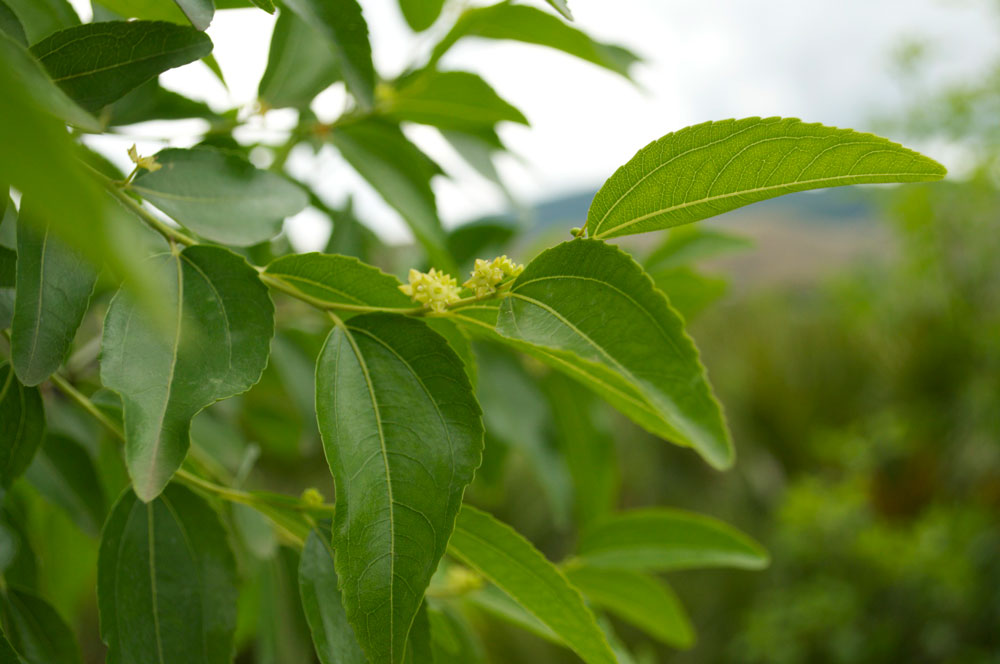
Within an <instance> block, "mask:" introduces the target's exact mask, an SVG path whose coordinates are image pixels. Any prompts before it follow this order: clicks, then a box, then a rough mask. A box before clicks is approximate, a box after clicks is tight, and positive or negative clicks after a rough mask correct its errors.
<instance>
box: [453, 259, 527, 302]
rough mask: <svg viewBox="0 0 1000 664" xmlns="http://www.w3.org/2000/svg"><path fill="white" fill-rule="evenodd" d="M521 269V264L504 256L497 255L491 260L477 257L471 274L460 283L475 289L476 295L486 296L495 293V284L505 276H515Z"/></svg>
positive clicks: (522, 267) (522, 268)
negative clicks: (466, 279)
mask: <svg viewBox="0 0 1000 664" xmlns="http://www.w3.org/2000/svg"><path fill="white" fill-rule="evenodd" d="M523 270H524V266H523V265H517V264H515V263H514V262H513V261H512V260H510V259H509V258H507V257H506V256H498V257H497V258H494V259H493V260H492V261H487V260H484V259H482V258H477V259H476V264H475V266H474V267H473V268H472V276H471V277H469V280H468V281H466V282H465V283H464V284H462V285H463V286H465V287H466V288H468V289H469V290H472V291H475V293H476V297H486V296H487V295H492V294H493V293H495V292H496V290H497V288H496V287H497V284H499V283H500V282H501V281H503V280H504V279H505V278H506V277H516V276H517V275H519V274H521V272H522V271H523Z"/></svg>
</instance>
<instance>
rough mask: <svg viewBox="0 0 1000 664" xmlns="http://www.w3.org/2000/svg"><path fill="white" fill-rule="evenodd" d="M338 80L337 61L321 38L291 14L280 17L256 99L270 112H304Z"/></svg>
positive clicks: (285, 12) (284, 13)
mask: <svg viewBox="0 0 1000 664" xmlns="http://www.w3.org/2000/svg"><path fill="white" fill-rule="evenodd" d="M339 78H340V69H339V67H338V66H337V59H336V57H334V55H333V53H331V52H330V49H329V47H328V46H327V44H326V40H325V39H324V38H323V35H322V34H320V33H319V31H318V30H316V28H315V27H313V26H311V25H309V24H307V23H306V22H305V21H303V20H302V19H300V18H299V17H298V16H296V15H295V14H294V13H293V12H290V11H283V12H281V13H279V14H278V20H277V21H276V22H275V24H274V32H273V33H272V35H271V48H270V51H269V52H268V55H267V69H265V70H264V76H263V77H262V78H261V79H260V85H259V86H258V87H257V97H258V98H259V99H260V100H261V101H263V102H264V103H266V104H267V105H268V106H271V107H273V108H282V107H285V106H292V107H295V108H307V107H308V106H309V104H310V102H312V100H313V98H314V97H315V96H316V95H318V94H319V93H320V92H322V91H323V90H325V89H326V88H327V87H329V86H330V85H331V84H332V83H334V82H336V81H337V80H338V79H339Z"/></svg>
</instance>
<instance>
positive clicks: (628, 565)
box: [578, 508, 769, 572]
mask: <svg viewBox="0 0 1000 664" xmlns="http://www.w3.org/2000/svg"><path fill="white" fill-rule="evenodd" d="M578 552H579V557H580V558H581V559H582V560H583V561H584V562H585V563H586V564H587V565H590V566H593V567H606V568H611V569H626V570H640V571H647V572H666V571H672V570H681V569H701V568H706V567H736V568H740V569H763V568H764V567H767V565H768V563H769V558H768V555H767V552H766V551H765V550H764V548H763V547H761V545H760V544H758V543H757V542H755V541H753V540H752V539H750V538H749V537H747V536H746V535H744V534H743V533H741V532H740V531H738V530H736V529H735V528H733V527H732V526H730V525H728V524H726V523H723V522H722V521H719V520H718V519H714V518H712V517H708V516H704V515H701V514H695V513H693V512H685V511H683V510H676V509H667V508H654V509H640V510H632V511H630V512H624V513H622V514H618V515H615V516H613V517H610V518H608V519H606V520H604V521H602V522H601V523H598V524H596V525H595V526H593V527H591V528H589V529H587V530H586V531H584V533H583V534H582V535H581V537H580V544H579V549H578Z"/></svg>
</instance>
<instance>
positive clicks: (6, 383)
mask: <svg viewBox="0 0 1000 664" xmlns="http://www.w3.org/2000/svg"><path fill="white" fill-rule="evenodd" d="M0 422H3V426H2V427H0V487H2V488H4V489H6V488H7V487H9V486H10V483H11V482H13V481H14V480H15V479H17V478H18V477H20V476H21V474H22V473H24V471H25V470H27V468H28V466H29V465H30V464H31V460H32V459H33V458H34V456H35V452H36V451H37V450H38V446H39V445H40V444H41V442H42V436H44V435H45V410H44V408H43V406H42V397H41V395H39V394H38V388H35V387H25V386H24V385H22V384H21V383H19V382H18V380H17V376H15V375H14V371H13V370H12V369H11V367H10V364H8V363H7V362H4V363H3V364H0Z"/></svg>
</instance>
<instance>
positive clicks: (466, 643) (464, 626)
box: [427, 604, 486, 664]
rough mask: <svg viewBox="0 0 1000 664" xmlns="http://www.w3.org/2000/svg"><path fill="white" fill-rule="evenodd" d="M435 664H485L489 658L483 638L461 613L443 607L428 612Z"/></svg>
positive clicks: (448, 607)
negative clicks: (487, 657) (482, 641)
mask: <svg viewBox="0 0 1000 664" xmlns="http://www.w3.org/2000/svg"><path fill="white" fill-rule="evenodd" d="M427 618H428V620H429V621H430V627H431V648H432V650H433V651H434V664H483V662H485V661H486V655H485V653H484V652H483V645H482V643H480V641H479V637H477V636H476V633H475V632H474V631H473V629H472V626H471V625H469V623H468V621H467V620H465V618H464V617H463V616H462V614H461V613H459V611H457V610H456V609H453V608H452V607H450V606H448V605H446V604H442V605H441V606H438V607H434V606H431V607H430V608H428V610H427Z"/></svg>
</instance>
